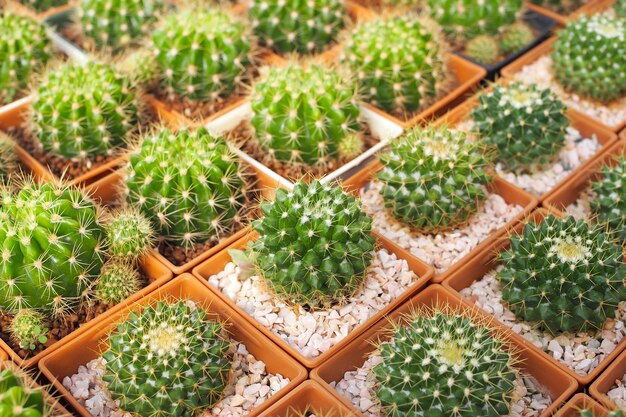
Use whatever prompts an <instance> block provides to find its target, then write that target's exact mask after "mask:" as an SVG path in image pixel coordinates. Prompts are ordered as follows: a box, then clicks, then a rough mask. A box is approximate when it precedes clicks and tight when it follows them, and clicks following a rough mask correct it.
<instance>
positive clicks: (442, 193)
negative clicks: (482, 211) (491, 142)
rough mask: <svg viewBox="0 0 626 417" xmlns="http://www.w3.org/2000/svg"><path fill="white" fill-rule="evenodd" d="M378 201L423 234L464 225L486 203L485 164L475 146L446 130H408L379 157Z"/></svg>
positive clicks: (457, 134) (483, 155) (486, 162)
mask: <svg viewBox="0 0 626 417" xmlns="http://www.w3.org/2000/svg"><path fill="white" fill-rule="evenodd" d="M381 162H382V164H383V169H382V171H380V172H379V173H378V179H379V180H380V181H381V182H382V184H383V188H382V190H381V195H382V197H383V198H384V200H385V206H386V207H387V208H389V209H391V210H392V212H393V215H394V216H395V217H396V219H398V220H399V221H401V222H402V223H405V224H407V225H409V226H411V227H414V228H415V229H418V230H422V231H425V232H431V231H438V230H441V229H447V228H451V227H455V226H457V225H459V224H461V223H464V222H466V221H468V220H469V218H470V217H471V216H472V215H473V214H475V213H476V212H477V211H478V207H479V204H480V203H481V201H483V200H484V199H485V198H486V190H485V186H486V184H487V183H488V182H489V181H490V176H489V175H488V174H487V173H486V172H485V170H484V168H486V167H487V166H488V164H489V160H488V158H487V157H486V156H485V154H484V152H483V150H482V148H481V145H479V144H476V143H473V142H471V141H469V140H468V139H467V136H466V134H465V133H463V132H454V131H451V130H450V129H448V128H447V127H446V126H441V127H428V128H425V129H422V128H420V127H414V128H412V129H409V130H408V131H407V132H406V133H405V134H404V135H403V136H402V137H400V138H397V139H395V140H394V141H393V142H392V143H391V150H390V151H389V152H387V153H385V154H383V155H381Z"/></svg>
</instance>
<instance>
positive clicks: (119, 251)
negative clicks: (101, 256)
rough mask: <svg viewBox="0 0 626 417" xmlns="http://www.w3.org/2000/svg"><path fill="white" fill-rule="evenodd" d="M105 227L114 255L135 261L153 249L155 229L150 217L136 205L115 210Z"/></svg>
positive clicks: (109, 245)
mask: <svg viewBox="0 0 626 417" xmlns="http://www.w3.org/2000/svg"><path fill="white" fill-rule="evenodd" d="M105 229H106V233H107V243H108V247H109V255H110V256H112V257H116V258H121V259H126V260H131V261H134V260H137V259H139V258H141V257H142V256H143V255H145V254H146V253H147V252H148V251H149V250H150V249H152V244H153V243H154V230H153V229H152V225H151V224H150V219H148V218H146V216H144V215H143V214H142V213H141V212H140V211H139V209H137V208H135V207H125V208H123V209H117V210H113V211H112V212H111V213H110V215H109V219H108V220H107V221H106V224H105Z"/></svg>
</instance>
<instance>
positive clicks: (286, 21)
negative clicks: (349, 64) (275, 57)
mask: <svg viewBox="0 0 626 417" xmlns="http://www.w3.org/2000/svg"><path fill="white" fill-rule="evenodd" d="M345 10H346V9H345V7H344V5H343V1H341V0H289V1H286V0H252V2H251V3H250V7H249V8H248V18H249V20H250V22H251V24H252V27H253V29H254V32H255V33H256V35H257V36H258V37H259V38H260V41H261V43H262V44H264V45H267V46H269V47H271V48H273V49H274V50H276V51H278V52H281V53H286V52H298V53H301V54H309V53H313V52H319V51H321V50H322V49H324V47H326V46H328V45H329V44H330V43H332V42H333V41H334V40H335V38H336V37H337V34H338V33H339V31H340V30H341V29H343V27H344V18H345V14H346V11H345Z"/></svg>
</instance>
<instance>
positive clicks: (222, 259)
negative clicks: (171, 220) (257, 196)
mask: <svg viewBox="0 0 626 417" xmlns="http://www.w3.org/2000/svg"><path fill="white" fill-rule="evenodd" d="M375 236H376V239H377V243H378V246H379V247H380V248H383V249H386V250H387V251H388V252H390V253H395V254H396V255H397V256H398V258H400V259H404V260H406V262H407V264H408V266H409V268H410V269H411V270H412V271H413V272H415V274H416V275H417V276H418V277H419V278H418V280H417V281H416V282H414V283H413V284H412V285H411V286H410V287H408V288H407V290H406V291H404V293H403V294H402V295H400V296H399V297H397V298H396V299H395V300H393V301H392V302H391V303H389V304H388V305H387V306H386V307H385V308H384V309H382V310H380V311H379V312H377V313H376V314H375V315H374V316H372V317H370V318H369V320H367V321H366V322H365V323H363V324H362V325H360V326H357V327H356V328H354V329H353V330H352V331H351V332H350V334H348V336H346V338H345V339H343V340H341V341H340V342H338V343H337V344H335V345H334V346H332V347H331V348H330V349H329V350H328V351H326V352H324V353H322V354H321V355H319V356H318V357H316V358H307V357H305V356H304V355H303V354H302V353H300V352H299V351H298V350H296V349H295V348H293V347H291V346H290V345H289V344H288V343H287V341H285V340H284V339H283V338H281V337H280V336H278V335H276V334H274V333H273V332H272V331H270V330H269V329H268V328H267V327H265V326H264V325H262V324H261V323H259V322H258V321H257V320H256V319H254V317H252V316H251V315H249V314H248V313H246V312H245V311H244V310H243V309H242V308H240V307H239V306H237V305H236V304H235V303H234V302H233V301H232V300H231V299H230V298H228V296H226V295H225V294H224V293H222V292H221V291H220V290H219V289H217V288H214V287H213V286H212V285H211V284H209V283H208V281H207V280H208V278H209V277H211V276H212V275H215V274H218V273H219V272H221V271H223V270H224V267H225V266H226V264H228V263H229V262H231V257H230V254H229V253H228V250H224V251H222V252H220V253H219V254H217V255H216V256H214V257H213V258H211V259H209V260H208V261H207V262H205V263H203V264H202V265H200V266H198V267H196V268H195V269H194V270H193V274H194V275H195V276H197V277H198V278H200V279H201V280H202V282H203V283H204V284H205V285H206V286H207V288H209V289H210V290H211V291H212V292H214V293H215V294H216V295H217V296H218V297H219V298H220V299H221V300H222V301H224V302H225V303H227V304H228V305H229V306H231V308H233V309H234V310H236V311H237V312H238V313H239V314H241V316H243V317H244V318H245V319H246V320H248V322H250V323H251V324H252V325H254V326H255V327H256V328H257V329H259V330H260V331H261V332H262V333H263V334H264V335H265V336H267V337H268V338H269V339H270V340H272V341H273V342H274V343H276V344H277V345H278V346H280V347H281V348H282V349H283V350H285V351H286V352H288V353H289V354H290V355H291V356H293V357H294V358H296V359H297V360H298V361H299V362H300V363H302V364H303V365H304V366H306V367H307V368H309V369H312V368H315V367H316V366H319V365H320V364H321V363H323V362H324V361H326V360H327V359H328V358H329V357H331V356H332V355H334V354H335V353H336V352H338V351H340V350H341V349H343V348H344V347H345V346H346V345H347V344H348V343H350V341H351V340H354V339H355V338H356V337H357V336H358V335H359V334H361V333H362V332H363V331H365V330H366V329H367V328H368V327H370V326H371V325H372V324H374V323H375V322H376V321H378V320H379V319H380V318H382V317H383V316H385V315H386V314H389V313H390V312H391V311H392V310H393V309H394V308H396V307H397V306H399V305H400V304H401V303H402V302H403V301H404V300H406V299H408V298H409V297H411V296H412V295H414V294H415V293H417V292H418V291H419V290H421V289H422V288H423V287H425V286H426V285H427V284H428V282H429V281H430V279H431V278H432V275H433V271H432V268H430V267H429V266H427V265H426V264H424V263H423V262H421V261H420V260H418V259H417V258H414V257H411V256H410V255H409V254H408V252H407V251H405V250H404V249H402V248H400V247H398V246H397V245H396V244H395V243H393V242H391V241H390V240H388V239H386V238H384V237H382V236H380V235H378V234H376V233H375ZM256 238H257V234H256V233H250V234H248V235H246V236H245V237H244V238H242V239H240V240H238V241H237V242H235V243H234V244H232V245H230V246H229V248H228V249H243V248H244V247H245V246H246V244H247V243H248V242H249V241H251V240H254V239H256Z"/></svg>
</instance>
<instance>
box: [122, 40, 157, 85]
mask: <svg viewBox="0 0 626 417" xmlns="http://www.w3.org/2000/svg"><path fill="white" fill-rule="evenodd" d="M114 64H115V69H116V70H117V71H118V72H119V73H120V74H123V75H124V76H126V77H129V78H130V79H131V80H132V82H133V83H134V84H135V85H137V86H139V87H141V88H144V89H150V88H152V87H154V86H155V84H157V83H158V78H159V68H158V65H157V62H156V57H155V56H154V53H153V52H152V51H151V50H149V49H145V48H138V49H134V50H132V51H130V52H127V53H126V54H121V55H120V58H119V59H118V60H117V61H116V62H115V63H114Z"/></svg>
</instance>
